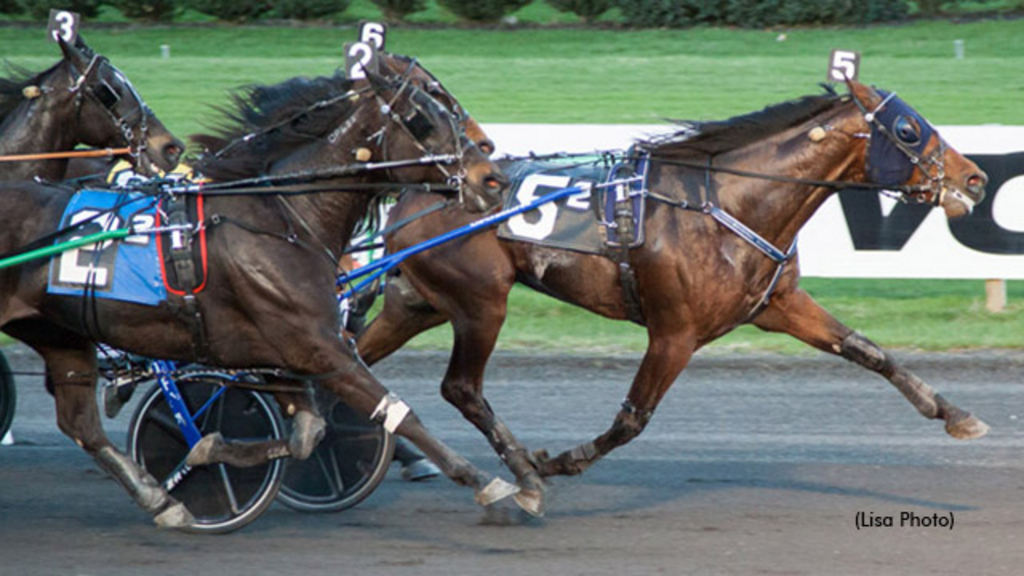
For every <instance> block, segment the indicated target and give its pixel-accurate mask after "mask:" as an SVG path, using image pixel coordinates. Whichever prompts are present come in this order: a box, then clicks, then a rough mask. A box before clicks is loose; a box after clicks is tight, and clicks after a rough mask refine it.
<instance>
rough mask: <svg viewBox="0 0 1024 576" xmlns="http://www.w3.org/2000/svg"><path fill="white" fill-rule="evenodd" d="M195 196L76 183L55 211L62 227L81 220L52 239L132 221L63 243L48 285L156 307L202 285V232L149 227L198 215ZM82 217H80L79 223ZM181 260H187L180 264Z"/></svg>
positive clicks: (199, 206) (50, 289)
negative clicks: (113, 235)
mask: <svg viewBox="0 0 1024 576" xmlns="http://www.w3.org/2000/svg"><path fill="white" fill-rule="evenodd" d="M202 220H203V199H202V196H192V195H189V196H179V197H174V198H171V197H168V196H166V195H161V196H155V195H153V194H144V193H141V192H118V191H109V190H80V191H78V192H77V193H75V195H74V196H72V198H71V201H70V202H68V205H67V207H66V208H65V209H64V215H63V217H62V218H61V229H63V228H66V227H68V226H74V225H78V224H80V226H78V227H76V228H75V229H74V230H73V231H71V232H69V233H67V234H65V235H62V236H61V238H59V239H58V241H57V242H58V243H60V242H66V241H70V240H74V239H76V238H82V237H84V236H88V235H90V234H95V233H98V232H101V231H104V230H117V229H121V228H124V227H127V226H131V227H132V230H133V232H138V233H137V234H133V235H130V236H127V237H125V238H124V239H123V240H108V241H106V242H102V243H96V244H90V245H87V246H82V247H79V248H75V249H72V250H67V251H65V252H62V253H60V254H58V255H57V256H54V257H53V258H52V259H51V261H50V273H49V282H48V287H47V291H48V292H49V293H51V294H62V295H68V296H82V297H96V298H110V299H113V300H121V301H125V302H133V303H136V304H145V305H148V306H158V305H160V303H162V302H164V301H166V300H167V295H168V293H170V294H175V295H179V296H180V295H184V294H186V293H196V292H199V291H201V290H202V289H203V288H204V287H205V284H206V232H205V229H203V228H202V227H201V226H200V227H199V228H200V231H199V232H198V233H194V232H193V230H194V229H195V228H196V227H197V226H194V225H193V226H192V228H191V229H186V230H176V231H168V232H161V233H154V232H152V230H153V229H154V228H162V227H166V226H168V225H186V224H189V223H197V222H202ZM83 222H86V223H85V224H82V223H83ZM183 261H187V264H184V265H183Z"/></svg>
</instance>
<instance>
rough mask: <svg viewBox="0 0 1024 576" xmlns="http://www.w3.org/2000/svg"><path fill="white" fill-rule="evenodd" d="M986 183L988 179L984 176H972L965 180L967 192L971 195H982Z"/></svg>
mask: <svg viewBox="0 0 1024 576" xmlns="http://www.w3.org/2000/svg"><path fill="white" fill-rule="evenodd" d="M987 183H988V178H986V177H985V175H984V174H972V175H970V176H969V177H968V178H967V190H969V191H970V192H971V193H973V194H982V193H984V192H985V184H987Z"/></svg>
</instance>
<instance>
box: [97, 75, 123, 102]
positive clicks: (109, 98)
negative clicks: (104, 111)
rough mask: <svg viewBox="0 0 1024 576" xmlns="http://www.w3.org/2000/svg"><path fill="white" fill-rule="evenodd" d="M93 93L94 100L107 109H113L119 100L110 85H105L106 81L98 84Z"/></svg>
mask: <svg viewBox="0 0 1024 576" xmlns="http://www.w3.org/2000/svg"><path fill="white" fill-rule="evenodd" d="M93 93H94V94H96V98H97V99H98V100H99V101H100V103H101V104H103V105H104V106H106V107H107V108H113V107H114V104H117V101H118V100H120V99H121V97H120V96H119V95H118V94H117V92H116V91H115V90H114V89H113V88H112V87H111V86H110V84H107V82H106V80H104V81H103V82H100V85H99V86H97V87H96V88H94V89H93Z"/></svg>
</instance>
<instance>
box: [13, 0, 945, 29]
mask: <svg viewBox="0 0 1024 576" xmlns="http://www.w3.org/2000/svg"><path fill="white" fill-rule="evenodd" d="M531 1H534V0H437V2H438V3H439V4H440V5H441V6H443V7H444V8H446V9H448V10H449V11H451V12H452V13H453V14H455V15H456V16H458V17H460V18H462V19H463V20H467V21H471V22H495V21H498V20H500V19H501V18H502V17H503V16H505V15H507V14H510V13H512V12H514V11H516V10H518V9H519V8H522V7H523V6H526V5H527V4H529V3H530V2H531ZM545 1H546V2H547V3H548V4H550V5H551V6H553V7H554V8H556V9H558V10H560V11H563V12H571V13H574V14H576V15H578V16H579V17H580V18H581V19H583V21H584V22H592V21H593V20H594V19H596V18H597V17H599V16H601V15H602V14H603V13H605V12H607V11H608V10H609V9H610V8H612V7H617V8H618V9H619V10H620V11H621V13H622V18H623V21H624V22H625V23H626V24H627V25H629V26H634V27H641V28H666V27H667V28H679V27H684V26H693V25H697V24H710V25H725V26H739V27H743V28H763V27H769V26H784V25H801V24H869V23H873V22H885V21H892V20H899V19H901V18H904V17H906V15H907V13H908V11H909V5H908V2H907V0H545ZM946 1H947V2H949V1H958V0H946ZM350 2H351V0H0V13H8V14H16V13H21V12H27V13H28V14H29V15H30V16H32V17H33V18H42V19H44V18H46V16H47V14H48V13H49V10H50V8H51V7H54V6H60V7H61V8H64V9H68V10H72V11H75V12H79V13H81V14H82V15H83V16H86V17H93V16H95V15H96V14H97V12H98V10H99V7H100V4H109V5H111V6H114V7H116V8H118V9H120V10H121V12H123V13H124V15H125V16H127V17H129V18H132V19H138V20H149V21H170V20H172V19H173V18H174V17H175V15H176V14H177V13H179V12H180V11H181V10H183V9H184V8H185V7H191V8H194V9H195V10H198V11H199V12H202V13H204V14H209V15H211V16H214V17H216V18H219V19H221V20H227V21H233V22H243V21H249V20H254V19H257V18H261V17H276V18H287V19H298V20H310V19H316V18H322V17H324V16H328V15H330V14H334V13H338V12H343V11H344V10H345V9H347V8H348V6H349V3H350ZM372 2H373V3H374V4H376V5H377V6H378V7H380V9H381V11H382V12H383V13H384V15H385V17H386V18H387V19H388V20H392V21H395V20H402V19H404V18H405V17H406V16H408V15H409V14H412V13H415V12H419V11H421V10H424V9H425V8H426V6H427V3H426V0H372ZM929 2H931V3H932V4H936V5H939V3H940V0H920V1H919V2H918V4H919V5H921V7H922V8H927V7H928V6H930V4H929Z"/></svg>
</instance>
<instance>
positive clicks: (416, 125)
mask: <svg viewBox="0 0 1024 576" xmlns="http://www.w3.org/2000/svg"><path fill="white" fill-rule="evenodd" d="M418 66H419V63H418V61H417V60H416V58H412V59H411V60H410V62H409V65H408V66H407V67H406V69H405V71H404V72H403V73H402V76H401V77H400V78H398V79H397V80H395V79H391V80H383V82H385V83H387V84H389V85H394V84H395V83H398V85H399V86H398V89H397V90H396V91H395V93H394V94H393V95H392V96H391V99H390V100H385V99H384V97H383V96H382V95H381V93H380V92H381V90H380V87H379V86H378V85H379V84H380V83H381V80H382V79H376V80H375V79H371V81H370V84H371V86H373V90H374V97H375V98H376V99H377V103H378V104H379V105H380V111H381V113H382V114H384V116H386V117H387V118H388V119H390V120H391V124H385V125H384V126H383V127H381V129H380V130H378V131H377V132H375V133H374V134H372V135H371V136H370V138H369V139H370V140H373V139H376V140H377V143H378V145H379V146H380V148H381V149H382V150H386V147H384V139H385V138H386V137H387V134H388V128H389V126H391V125H392V124H393V125H395V126H398V128H399V129H400V130H401V131H403V132H404V133H405V134H406V135H407V136H409V138H410V139H411V140H412V142H413V144H414V145H415V146H416V148H418V149H419V150H420V152H422V153H423V158H433V159H435V161H434V162H432V163H433V164H434V165H435V167H436V168H437V169H438V170H439V171H440V172H441V173H442V174H443V175H444V176H445V179H446V182H447V184H448V186H450V187H451V188H453V189H456V190H457V191H458V195H459V203H462V202H463V199H464V190H465V185H466V170H465V168H464V167H463V164H462V161H463V157H464V155H465V149H464V148H463V146H462V138H461V136H460V134H461V130H460V128H459V124H458V121H459V120H460V117H459V116H458V115H457V113H456V112H453V111H451V110H448V109H447V108H444V107H443V106H442V105H441V104H440V102H438V101H437V100H436V99H434V98H433V97H432V96H430V95H429V94H428V93H427V92H425V91H424V90H423V89H421V88H420V87H419V86H416V85H415V84H413V83H412V73H413V71H414V70H415V69H416V68H417V67H418ZM428 76H429V73H428ZM435 82H436V80H435ZM406 90H410V91H411V93H410V94H409V96H408V101H409V103H410V104H411V106H412V110H411V111H409V113H408V114H406V115H405V116H402V115H401V114H399V113H398V112H397V111H396V110H395V104H396V103H397V102H398V101H399V99H400V98H401V97H402V94H403V93H404V92H405V91H406ZM418 97H422V98H427V99H429V100H430V101H431V102H433V103H434V104H436V105H437V106H438V107H439V108H441V109H442V110H444V114H443V115H442V116H443V117H444V118H445V119H446V120H447V121H448V127H449V129H450V130H451V133H452V135H453V144H454V148H455V153H454V154H435V153H434V152H433V151H432V150H430V149H428V148H427V147H426V146H425V145H424V144H423V140H424V139H425V138H426V137H428V136H429V135H430V133H431V132H432V131H433V130H434V127H433V125H432V124H431V123H430V120H428V119H427V118H428V116H429V115H428V114H427V112H426V111H425V110H424V108H423V105H422V104H420V103H419V102H418V101H417V98H418ZM385 160H387V158H386V157H385ZM451 164H456V165H457V169H456V170H455V171H454V172H453V171H451V170H449V169H448V166H449V165H451Z"/></svg>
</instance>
